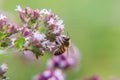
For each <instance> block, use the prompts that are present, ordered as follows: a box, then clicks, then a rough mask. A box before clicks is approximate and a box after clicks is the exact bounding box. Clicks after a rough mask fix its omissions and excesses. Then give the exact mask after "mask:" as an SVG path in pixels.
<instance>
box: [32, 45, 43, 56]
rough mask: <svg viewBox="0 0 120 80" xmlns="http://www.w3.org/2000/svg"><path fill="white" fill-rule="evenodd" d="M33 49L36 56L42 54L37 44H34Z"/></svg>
mask: <svg viewBox="0 0 120 80" xmlns="http://www.w3.org/2000/svg"><path fill="white" fill-rule="evenodd" d="M31 51H32V52H33V53H34V54H35V55H36V58H38V56H40V55H41V53H40V51H39V49H38V48H36V47H35V46H32V47H31Z"/></svg>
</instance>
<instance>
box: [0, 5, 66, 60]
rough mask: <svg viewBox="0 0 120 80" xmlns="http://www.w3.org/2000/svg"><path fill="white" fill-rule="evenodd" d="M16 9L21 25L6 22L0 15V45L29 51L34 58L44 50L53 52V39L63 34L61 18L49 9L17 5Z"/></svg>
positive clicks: (55, 47)
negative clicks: (23, 7) (34, 8)
mask: <svg viewBox="0 0 120 80" xmlns="http://www.w3.org/2000/svg"><path fill="white" fill-rule="evenodd" d="M16 11H17V12H18V15H19V17H20V20H21V22H22V24H23V25H22V26H16V25H13V24H10V23H8V22H7V18H6V17H5V16H3V15H0V47H14V48H16V49H17V50H18V51H19V50H20V51H22V52H23V53H24V52H25V51H29V52H32V53H34V54H35V56H36V58H38V57H39V56H41V55H44V54H45V52H48V53H54V52H55V50H56V49H57V46H56V43H55V41H56V40H57V38H60V37H63V36H66V35H63V34H62V32H63V31H64V30H63V29H64V24H63V20H62V19H60V18H59V17H58V16H57V15H55V14H54V13H53V12H52V11H51V10H47V9H42V10H38V9H36V10H33V9H30V8H28V7H27V8H25V9H22V8H21V7H20V6H17V9H16Z"/></svg>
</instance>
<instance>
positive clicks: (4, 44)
mask: <svg viewBox="0 0 120 80" xmlns="http://www.w3.org/2000/svg"><path fill="white" fill-rule="evenodd" d="M0 46H1V47H7V46H8V43H7V42H1V43H0Z"/></svg>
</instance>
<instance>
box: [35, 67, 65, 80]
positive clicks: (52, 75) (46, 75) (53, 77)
mask: <svg viewBox="0 0 120 80" xmlns="http://www.w3.org/2000/svg"><path fill="white" fill-rule="evenodd" d="M34 80H65V75H64V73H63V72H62V70H60V69H56V70H53V69H46V70H45V71H44V72H43V73H42V74H39V75H37V76H35V77H34Z"/></svg>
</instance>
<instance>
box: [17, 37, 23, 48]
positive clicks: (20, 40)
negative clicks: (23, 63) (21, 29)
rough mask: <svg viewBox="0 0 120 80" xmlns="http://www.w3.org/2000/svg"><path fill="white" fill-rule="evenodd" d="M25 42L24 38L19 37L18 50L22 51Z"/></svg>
mask: <svg viewBox="0 0 120 80" xmlns="http://www.w3.org/2000/svg"><path fill="white" fill-rule="evenodd" d="M24 42H25V40H24V38H23V37H19V38H18V39H17V40H16V41H15V46H16V48H18V49H22V48H23V46H24Z"/></svg>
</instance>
